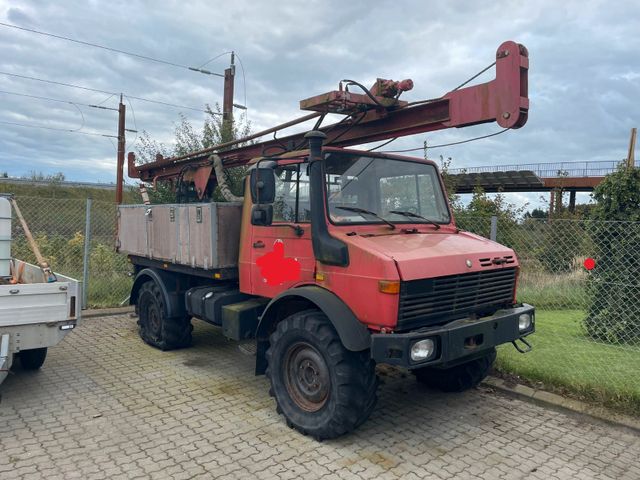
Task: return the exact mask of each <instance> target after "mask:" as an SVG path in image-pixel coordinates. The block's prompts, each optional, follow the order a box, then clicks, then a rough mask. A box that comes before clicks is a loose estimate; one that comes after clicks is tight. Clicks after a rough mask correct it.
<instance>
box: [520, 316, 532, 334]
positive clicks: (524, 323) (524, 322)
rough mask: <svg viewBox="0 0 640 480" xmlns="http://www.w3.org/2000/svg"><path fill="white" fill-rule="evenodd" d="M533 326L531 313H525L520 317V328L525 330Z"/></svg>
mask: <svg viewBox="0 0 640 480" xmlns="http://www.w3.org/2000/svg"><path fill="white" fill-rule="evenodd" d="M530 328H531V314H530V313H523V314H521V315H520V316H519V317H518V329H519V330H520V332H525V331H527V330H529V329H530Z"/></svg>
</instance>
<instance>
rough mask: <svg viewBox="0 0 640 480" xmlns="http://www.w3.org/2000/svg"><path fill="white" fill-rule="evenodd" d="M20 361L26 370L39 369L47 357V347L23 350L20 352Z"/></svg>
mask: <svg viewBox="0 0 640 480" xmlns="http://www.w3.org/2000/svg"><path fill="white" fill-rule="evenodd" d="M19 356H20V363H21V364H22V368H24V369H25V370H38V369H39V368H40V367H42V365H43V364H44V361H45V359H46V358H47V348H46V347H44V348H34V349H32V350H22V351H21V352H20V354H19Z"/></svg>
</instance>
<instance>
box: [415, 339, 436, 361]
mask: <svg viewBox="0 0 640 480" xmlns="http://www.w3.org/2000/svg"><path fill="white" fill-rule="evenodd" d="M435 351H436V344H435V342H434V341H433V340H432V339H430V338H427V339H425V340H420V341H417V342H416V343H414V344H413V345H412V346H411V360H413V361H414V362H419V361H422V360H426V359H427V358H429V357H431V356H432V355H433V354H434V353H435Z"/></svg>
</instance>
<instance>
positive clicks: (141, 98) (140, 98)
mask: <svg viewBox="0 0 640 480" xmlns="http://www.w3.org/2000/svg"><path fill="white" fill-rule="evenodd" d="M0 74H2V75H8V76H10V77H16V78H23V79H26V80H35V81H37V82H44V83H49V84H52V85H60V86H63V87H71V88H78V89H80V90H86V91H88V92H96V93H104V94H106V95H119V94H118V93H117V92H108V91H106V90H100V89H98V88H90V87H82V86H80V85H73V84H71V83H64V82H57V81H54V80H47V79H44V78H38V77H30V76H27V75H18V74H17V73H9V72H2V71H0ZM128 97H129V98H134V99H136V100H140V101H142V102H149V103H156V104H159V105H165V106H168V107H174V108H183V109H185V110H194V111H196V112H201V113H207V111H206V110H202V109H201V108H194V107H187V106H185V105H177V104H174V103H168V102H161V101H159V100H151V99H149V98H143V97H134V96H133V95H128ZM214 115H222V114H221V113H220V114H218V113H214Z"/></svg>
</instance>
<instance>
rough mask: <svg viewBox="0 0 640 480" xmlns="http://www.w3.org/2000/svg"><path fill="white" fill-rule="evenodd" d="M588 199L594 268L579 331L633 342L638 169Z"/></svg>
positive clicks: (639, 267) (639, 270)
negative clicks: (589, 200) (588, 300)
mask: <svg viewBox="0 0 640 480" xmlns="http://www.w3.org/2000/svg"><path fill="white" fill-rule="evenodd" d="M592 196H593V198H594V200H595V201H596V205H595V206H594V207H593V209H592V212H591V216H590V217H591V219H590V221H589V222H588V231H589V233H590V235H591V238H592V241H593V244H594V247H595V248H594V254H593V258H594V260H595V265H596V266H595V268H594V269H593V270H592V271H591V274H590V276H589V281H588V288H589V293H590V304H589V308H588V312H587V317H586V319H585V321H584V325H585V327H586V329H587V332H588V333H589V335H591V336H592V337H594V338H597V339H600V340H605V341H609V342H616V343H619V342H637V341H640V303H639V302H638V300H637V298H636V297H637V289H638V278H640V259H639V258H638V245H640V226H639V224H638V223H630V222H640V169H637V168H627V167H626V166H622V167H620V169H619V170H618V171H616V172H614V173H612V174H609V175H607V176H606V177H605V179H604V180H603V181H602V183H600V185H598V186H597V187H596V188H595V190H594V192H593V194H592ZM615 220H617V221H620V223H618V222H612V221H615ZM622 222H624V223H622Z"/></svg>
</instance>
